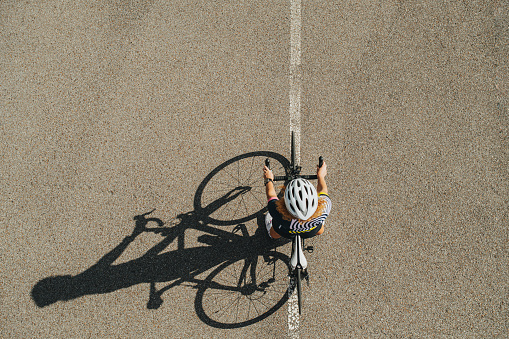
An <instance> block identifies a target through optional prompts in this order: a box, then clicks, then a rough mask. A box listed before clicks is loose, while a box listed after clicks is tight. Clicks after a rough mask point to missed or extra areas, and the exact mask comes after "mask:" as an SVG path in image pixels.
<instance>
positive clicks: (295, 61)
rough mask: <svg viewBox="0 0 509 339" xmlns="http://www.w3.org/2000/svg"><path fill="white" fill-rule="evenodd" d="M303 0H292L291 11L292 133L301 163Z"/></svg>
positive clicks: (298, 162) (296, 152) (297, 160)
mask: <svg viewBox="0 0 509 339" xmlns="http://www.w3.org/2000/svg"><path fill="white" fill-rule="evenodd" d="M301 26H302V16H301V0H291V12H290V133H291V132H294V135H295V159H296V162H297V164H300V115H301V114H300V109H301V91H302V84H301V74H302V71H301Z"/></svg>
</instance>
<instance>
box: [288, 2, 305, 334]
mask: <svg viewBox="0 0 509 339" xmlns="http://www.w3.org/2000/svg"><path fill="white" fill-rule="evenodd" d="M290 8H291V9H290V134H291V132H294V138H295V139H294V141H295V161H296V162H297V165H299V164H300V115H301V114H300V108H301V107H300V106H301V104H300V103H301V90H302V84H301V74H302V72H301V34H300V33H301V27H302V14H301V0H290ZM294 288H295V281H294V279H293V278H290V281H289V285H288V337H289V338H292V339H299V338H300V335H299V326H300V317H299V304H298V299H297V293H294Z"/></svg>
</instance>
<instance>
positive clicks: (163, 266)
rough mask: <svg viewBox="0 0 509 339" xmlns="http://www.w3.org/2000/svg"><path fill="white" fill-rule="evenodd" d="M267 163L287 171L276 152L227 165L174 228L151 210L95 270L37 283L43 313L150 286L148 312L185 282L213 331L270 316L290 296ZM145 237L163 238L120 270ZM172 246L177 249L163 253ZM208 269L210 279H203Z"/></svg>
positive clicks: (201, 189)
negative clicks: (274, 236) (272, 236)
mask: <svg viewBox="0 0 509 339" xmlns="http://www.w3.org/2000/svg"><path fill="white" fill-rule="evenodd" d="M267 157H268V158H271V160H272V163H273V170H274V171H275V173H277V172H279V175H282V174H284V173H285V171H286V168H287V167H288V161H287V160H286V159H285V158H284V157H283V156H281V155H279V154H277V153H272V152H252V153H247V154H243V155H239V156H237V157H235V158H232V159H230V160H228V161H226V162H224V163H222V164H221V165H219V166H218V167H216V168H215V169H214V170H213V171H212V172H211V173H210V174H209V175H208V176H207V177H206V178H205V179H204V180H203V181H202V183H201V184H200V185H199V187H198V189H197V192H196V194H195V198H194V210H193V211H191V212H187V213H183V214H180V215H179V216H177V218H176V219H175V220H173V221H172V222H171V224H170V225H165V224H164V223H163V221H162V220H161V219H159V218H155V217H149V215H150V214H151V213H152V212H153V211H150V212H147V213H145V214H142V215H138V216H135V217H134V221H135V227H134V230H133V232H132V234H131V235H129V236H127V237H125V238H124V239H123V240H122V242H121V243H120V244H118V245H117V246H116V247H115V248H114V249H113V250H111V251H110V252H108V253H107V254H106V255H104V256H103V257H102V258H101V259H100V260H99V261H98V262H97V263H96V264H94V265H93V266H92V267H90V268H88V269H87V270H85V271H84V272H82V273H80V274H77V275H75V276H71V275H62V276H54V277H48V278H45V279H42V280H41V281H39V282H38V283H37V284H36V285H35V286H34V287H33V289H32V293H31V294H32V299H33V300H34V302H35V304H36V305H37V306H39V307H45V306H48V305H51V304H53V303H55V302H57V301H67V300H72V299H75V298H79V297H81V296H85V295H91V294H103V293H110V292H113V291H116V290H119V289H123V288H127V287H130V286H134V285H137V284H140V283H149V284H150V296H149V300H148V302H147V308H149V309H157V308H159V307H161V305H162V304H163V303H164V298H163V295H164V293H165V292H167V291H169V290H170V289H171V288H172V287H175V286H178V285H182V284H185V285H192V286H193V287H194V288H196V289H197V293H196V298H195V310H196V313H197V315H198V316H199V318H200V319H201V320H202V321H203V322H205V323H206V324H208V325H210V326H214V327H219V328H236V327H243V326H248V325H250V324H253V323H255V322H258V321H260V320H262V319H265V318H266V317H268V316H270V315H271V314H273V313H274V312H276V311H277V310H278V309H279V308H280V307H281V306H282V305H283V304H284V303H285V302H286V300H287V298H288V293H287V289H288V257H287V256H286V255H284V254H282V253H280V252H278V250H277V247H278V246H280V245H282V244H284V243H286V241H285V240H279V241H271V240H269V239H268V237H267V235H266V231H265V225H264V220H263V219H264V218H263V216H264V213H265V211H266V203H265V196H264V195H265V192H264V187H263V183H262V180H261V175H260V172H261V170H260V168H261V166H262V165H263V161H264V160H265V159H266V158H267ZM218 226H220V227H218ZM190 229H194V230H198V231H201V232H202V233H203V234H202V235H200V236H199V237H198V241H199V243H201V244H203V246H197V247H190V248H186V238H185V237H186V231H187V230H190ZM144 232H152V233H156V234H160V235H161V237H162V240H161V241H160V242H159V243H157V244H156V245H155V246H153V247H152V248H150V249H149V250H148V251H146V253H144V254H143V255H142V256H141V257H139V258H136V259H134V260H131V261H128V262H125V263H121V264H114V262H115V261H116V260H117V259H118V258H119V257H120V256H121V255H122V253H124V251H125V250H126V248H127V247H128V246H129V245H130V244H131V243H132V242H133V241H134V240H135V239H136V237H138V236H139V235H140V234H142V233H144ZM174 241H176V242H177V250H174V251H168V252H164V250H165V249H166V248H167V247H168V246H169V245H170V244H171V243H173V242H174ZM209 270H212V272H211V273H210V274H209V275H208V276H207V277H206V278H205V279H200V278H199V276H200V275H201V274H202V273H204V272H207V271H209ZM157 284H159V285H160V284H166V285H165V286H164V287H162V288H157Z"/></svg>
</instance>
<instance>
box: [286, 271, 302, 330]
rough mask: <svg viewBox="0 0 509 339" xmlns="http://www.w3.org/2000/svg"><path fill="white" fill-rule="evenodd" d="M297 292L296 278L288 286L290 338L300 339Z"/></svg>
mask: <svg viewBox="0 0 509 339" xmlns="http://www.w3.org/2000/svg"><path fill="white" fill-rule="evenodd" d="M294 291H295V281H294V278H291V279H290V282H289V285H288V338H291V339H299V338H300V335H299V325H300V317H299V300H298V298H297V293H294Z"/></svg>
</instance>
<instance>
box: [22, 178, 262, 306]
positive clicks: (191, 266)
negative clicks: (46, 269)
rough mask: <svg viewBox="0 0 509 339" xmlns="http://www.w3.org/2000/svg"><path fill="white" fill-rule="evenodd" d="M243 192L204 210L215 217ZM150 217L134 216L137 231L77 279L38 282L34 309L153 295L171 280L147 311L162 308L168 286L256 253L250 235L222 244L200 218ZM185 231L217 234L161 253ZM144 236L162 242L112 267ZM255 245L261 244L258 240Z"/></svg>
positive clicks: (221, 236) (187, 215)
mask: <svg viewBox="0 0 509 339" xmlns="http://www.w3.org/2000/svg"><path fill="white" fill-rule="evenodd" d="M245 189H246V188H243V187H237V188H235V189H233V190H231V191H230V192H228V193H227V194H225V195H224V196H222V197H220V198H219V199H217V200H215V201H214V202H212V203H211V204H209V205H208V206H207V207H206V208H205V209H204V211H206V212H207V213H213V212H214V211H215V210H217V209H218V208H220V207H221V206H223V205H224V204H226V203H228V202H229V201H231V200H233V199H235V198H237V197H238V195H240V194H242V193H243V192H244V191H245ZM152 212H153V210H152V211H150V212H147V213H144V214H141V215H137V216H135V217H134V220H135V227H134V230H133V232H132V234H130V235H129V236H127V237H125V238H124V239H123V240H122V242H121V243H120V244H119V245H117V246H116V247H115V248H114V249H113V250H111V251H110V252H108V253H107V254H106V255H104V256H103V257H102V258H101V259H100V260H99V261H98V262H97V263H96V264H95V265H93V266H92V267H90V268H89V269H87V270H86V271H84V272H82V273H80V274H78V275H75V276H71V275H63V276H54V277H48V278H45V279H42V280H41V281H39V282H38V283H37V284H36V285H35V286H34V287H33V289H32V298H33V300H34V302H35V303H36V305H37V306H39V307H44V306H48V305H50V304H53V303H55V302H57V301H59V300H62V301H66V300H71V299H75V298H78V297H81V296H84V295H89V294H102V293H109V292H113V291H116V290H119V289H122V288H126V287H130V286H133V285H136V284H140V283H150V284H151V290H152V289H154V288H155V287H154V284H155V283H156V282H170V281H174V280H175V282H174V283H173V284H171V285H169V287H168V286H167V287H166V288H164V290H163V291H159V292H158V293H157V294H156V293H153V294H151V298H150V300H149V302H148V308H156V305H159V306H160V304H161V302H160V301H159V300H160V295H161V294H162V293H163V292H164V291H166V290H168V289H169V288H171V287H172V286H175V285H178V284H179V283H182V282H183V281H192V280H193V277H195V276H197V275H199V274H200V273H202V272H204V271H207V270H208V269H210V268H212V267H214V266H217V265H218V264H220V263H222V262H224V261H225V260H232V259H236V258H239V259H240V258H242V257H245V256H246V255H249V254H250V253H249V252H250V251H256V247H257V246H252V245H253V239H250V237H249V236H248V237H241V236H238V235H234V234H233V233H232V237H231V238H229V239H224V234H225V231H220V232H219V231H217V229H216V228H213V227H210V226H208V225H206V224H203V223H201V221H200V220H201V219H202V217H201V216H200V215H198V214H196V213H193V212H189V213H185V214H181V215H179V216H178V218H179V219H180V223H178V224H177V225H174V226H172V227H162V226H164V223H163V221H162V220H160V219H158V218H146V216H147V215H149V214H150V213H152ZM149 222H155V223H156V224H157V227H156V228H148V227H147V224H148V223H149ZM189 227H194V228H198V229H200V228H201V229H204V230H205V231H210V232H209V233H212V234H213V233H214V232H217V234H216V235H212V236H211V235H208V236H202V237H199V239H198V240H199V241H200V242H202V243H205V244H207V245H208V246H200V247H193V248H183V247H181V246H179V248H178V250H176V251H171V252H165V253H161V252H162V251H163V250H164V249H165V248H166V247H167V246H168V245H169V244H171V243H172V242H173V241H174V240H175V239H176V238H182V239H183V234H184V232H185V230H186V229H187V228H189ZM239 227H242V226H239ZM143 232H154V233H160V234H161V235H163V237H164V238H163V239H162V240H161V241H160V242H159V243H158V244H156V245H155V246H153V247H152V248H150V249H149V250H148V251H147V252H146V253H145V254H144V255H142V256H141V257H139V258H137V259H134V260H131V261H129V262H126V263H121V264H117V265H114V264H113V263H114V262H115V260H117V259H118V258H119V257H120V256H121V255H122V253H123V252H124V251H125V249H126V248H127V247H128V246H129V245H130V244H131V243H132V242H133V241H134V240H135V239H136V237H137V236H138V235H140V234H142V233H143ZM244 233H245V232H244ZM244 235H246V234H244ZM247 235H248V234H247ZM257 242H260V239H258V241H257ZM262 242H263V241H262ZM262 242H260V243H262ZM179 243H180V241H179ZM266 243H267V241H266ZM182 244H183V241H182ZM248 245H251V246H248ZM156 295H159V299H157V298H155V296H156ZM157 307H158V306H157Z"/></svg>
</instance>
